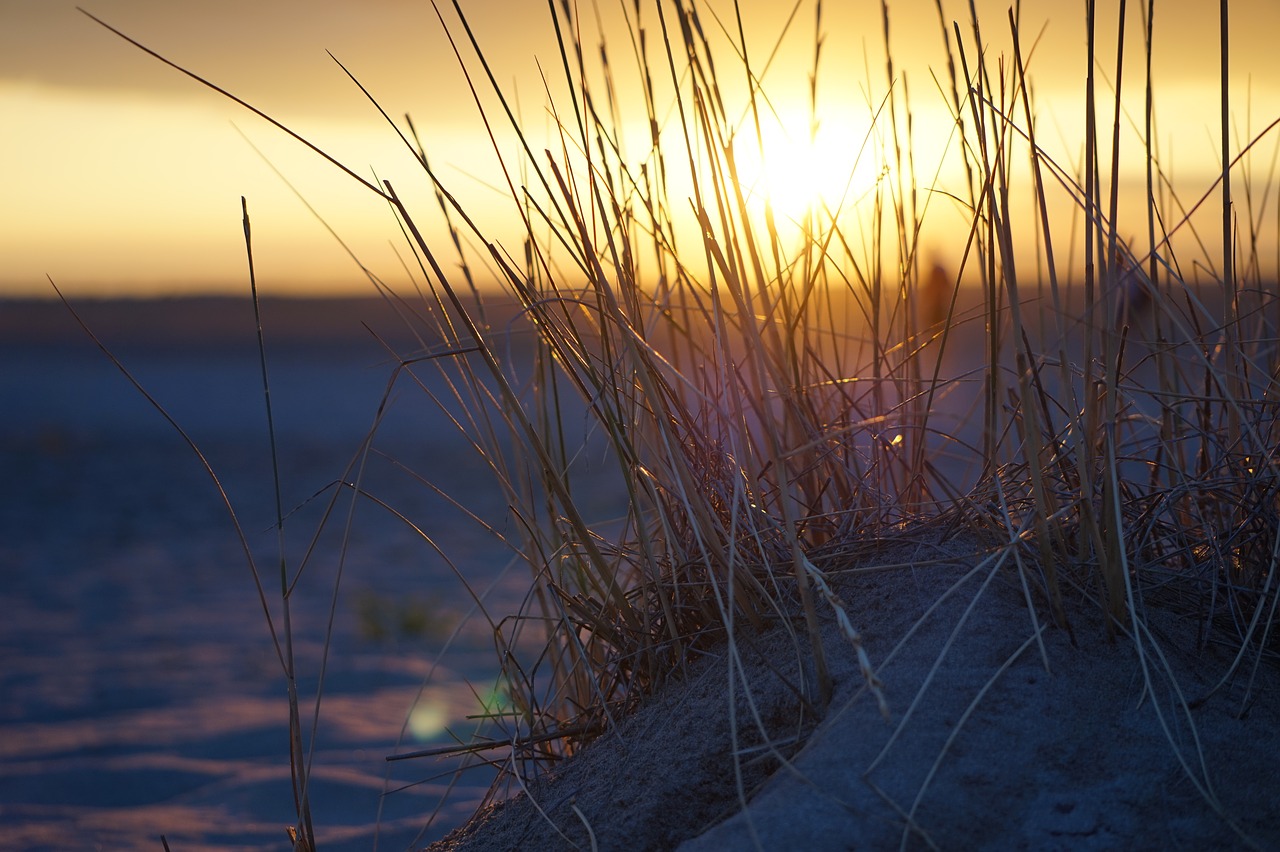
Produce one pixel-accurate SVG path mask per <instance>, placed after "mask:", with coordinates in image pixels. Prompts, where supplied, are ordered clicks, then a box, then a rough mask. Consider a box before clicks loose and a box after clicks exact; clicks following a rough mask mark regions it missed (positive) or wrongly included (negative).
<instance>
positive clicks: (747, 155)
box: [732, 122, 875, 225]
mask: <svg viewBox="0 0 1280 852" xmlns="http://www.w3.org/2000/svg"><path fill="white" fill-rule="evenodd" d="M732 151H733V157H734V164H735V167H736V169H737V174H738V180H739V182H740V184H741V186H742V189H743V193H744V195H745V196H746V198H747V202H748V206H749V207H751V209H752V211H753V212H754V213H756V214H762V213H763V212H764V208H765V204H766V202H767V203H768V205H769V206H770V207H771V208H772V210H773V215H774V218H775V220H778V221H783V222H791V223H793V224H797V225H798V224H802V223H803V222H805V221H806V220H807V218H808V217H809V216H811V215H813V214H826V215H833V216H834V215H837V214H838V213H839V212H840V211H841V210H843V209H846V208H847V207H848V206H850V205H851V204H852V203H853V202H854V201H856V199H857V197H858V196H859V195H861V194H862V193H863V192H864V191H865V190H866V188H867V187H868V186H870V185H871V184H872V183H873V182H874V180H875V170H874V168H873V167H872V166H871V165H870V164H869V162H867V160H868V157H867V155H866V153H865V151H864V150H863V146H862V145H861V144H860V139H859V138H858V137H852V136H851V135H850V134H848V133H844V132H837V131H836V130H835V129H834V128H833V129H827V128H822V127H819V129H818V131H817V132H816V133H810V130H809V127H808V124H807V122H800V123H799V125H798V126H797V127H796V128H794V129H793V128H789V127H784V126H782V125H781V123H773V124H768V125H764V126H762V127H761V129H760V134H759V137H758V138H757V135H756V132H755V130H754V128H752V129H749V130H745V131H743V132H740V133H739V135H738V136H737V137H736V138H735V140H734V144H733V146H732Z"/></svg>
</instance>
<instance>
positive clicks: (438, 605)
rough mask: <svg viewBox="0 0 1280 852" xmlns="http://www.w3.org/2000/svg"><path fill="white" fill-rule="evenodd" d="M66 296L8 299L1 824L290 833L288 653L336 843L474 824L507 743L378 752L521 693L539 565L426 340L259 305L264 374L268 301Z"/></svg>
mask: <svg viewBox="0 0 1280 852" xmlns="http://www.w3.org/2000/svg"><path fill="white" fill-rule="evenodd" d="M72 306H73V307H75V308H76V310H77V312H78V313H79V315H80V316H81V318H82V319H83V320H84V323H85V325H86V326H88V329H89V332H92V336H91V335H90V333H88V332H86V330H85V328H83V327H81V325H80V324H79V323H78V322H77V320H76V319H75V317H74V316H73V315H72V313H71V311H70V310H69V309H68V308H67V307H66V306H64V305H62V304H59V303H56V302H23V303H19V302H0V838H2V839H0V847H3V848H4V849H9V850H36V849H50V850H67V849H154V850H162V849H165V848H168V849H172V850H174V852H178V851H179V850H182V852H195V850H213V849H230V848H246V847H249V848H256V849H265V850H271V849H279V850H289V849H292V848H293V846H292V843H291V842H290V840H289V837H288V834H287V831H286V829H287V827H289V826H292V825H294V823H295V822H296V819H297V818H296V815H295V814H296V810H295V799H294V792H293V784H292V781H291V768H290V757H289V755H290V749H289V707H290V702H289V689H288V684H289V678H288V677H287V670H288V669H289V667H290V664H289V660H290V658H292V660H293V663H292V668H293V673H294V681H295V683H296V692H297V705H298V707H299V712H300V720H301V728H302V731H303V750H304V752H305V756H304V758H303V760H304V761H305V765H306V777H307V779H308V780H307V785H308V788H307V792H308V797H309V800H310V804H311V815H312V820H313V823H314V825H315V827H316V836H317V841H318V845H319V846H320V848H322V849H326V850H343V849H351V850H355V849H360V850H368V849H406V848H416V847H419V846H421V845H424V844H426V843H428V842H430V841H432V840H434V839H437V838H439V837H442V836H443V835H444V834H445V833H446V832H447V831H448V830H450V829H451V828H453V827H456V826H457V825H459V824H461V823H462V822H463V821H465V819H466V818H467V817H468V816H469V815H470V814H471V813H472V812H473V811H474V809H475V808H476V806H477V805H478V804H479V803H480V801H481V800H482V799H483V797H484V795H485V793H486V791H487V790H488V789H489V787H490V785H491V784H492V782H493V780H494V774H495V773H494V770H493V768H492V767H491V766H489V765H488V764H485V763H484V762H482V761H475V760H472V761H470V763H471V764H474V765H473V766H471V767H470V768H460V763H459V761H457V760H450V759H445V758H416V759H407V760H394V761H390V760H388V758H389V757H391V756H395V755H400V754H404V753H406V752H414V751H422V750H427V749H432V748H438V747H441V746H449V745H452V744H456V743H458V742H461V741H466V740H468V739H469V738H470V737H471V735H472V733H473V732H474V731H475V730H476V729H477V726H480V725H483V724H484V721H483V719H480V718H478V717H483V716H484V715H485V714H490V713H495V712H500V711H501V708H502V706H503V703H504V701H505V693H504V690H503V686H502V683H501V681H500V680H499V678H498V671H497V664H496V659H497V658H496V655H495V652H494V639H493V626H492V621H491V619H493V618H495V617H496V615H495V614H497V613H507V612H510V611H513V608H515V607H518V606H519V605H520V604H521V593H522V591H523V590H524V589H527V586H528V584H527V575H524V574H521V573H520V570H521V569H519V568H518V567H516V566H515V565H514V564H513V560H512V558H511V552H510V549H509V548H508V547H507V546H506V545H505V544H504V542H503V540H502V536H503V535H504V534H506V533H509V532H510V524H511V519H510V518H509V517H508V514H509V513H508V512H507V510H506V506H505V504H504V502H503V501H502V500H501V498H500V496H499V495H500V493H501V492H500V491H499V490H498V489H497V488H496V487H494V486H493V485H492V480H491V479H490V478H489V473H488V468H487V465H485V464H484V462H483V459H482V458H481V457H480V456H479V455H477V453H476V452H475V451H474V449H473V447H472V443H471V441H470V439H469V438H468V436H467V434H466V432H465V430H466V427H465V426H460V425H459V424H458V423H457V422H455V421H454V420H453V419H452V418H451V417H450V416H449V414H448V413H447V408H448V404H447V400H448V397H449V392H448V391H449V389H448V386H447V384H445V383H444V382H443V379H442V378H440V376H439V375H438V374H437V373H433V372H432V371H430V370H420V371H418V373H417V376H416V378H415V377H413V376H409V375H407V374H406V373H404V372H400V373H397V371H396V364H397V356H395V355H392V354H391V353H392V352H393V351H396V352H397V353H398V354H403V353H404V352H406V351H412V350H413V348H414V347H415V346H425V345H429V344H430V341H427V340H425V339H424V338H423V337H422V336H421V335H420V334H419V333H416V332H414V331H413V330H412V329H408V328H407V326H406V325H405V322H404V320H403V318H402V317H400V316H399V315H398V314H397V312H396V311H395V310H394V309H393V308H391V307H390V306H389V305H388V304H387V303H385V302H382V301H380V300H378V299H357V300H328V301H317V302H304V301H290V300H278V301H276V302H271V303H267V302H264V303H263V304H262V311H261V315H262V321H263V328H264V338H265V340H266V341H267V344H266V352H267V377H268V381H267V384H266V388H268V389H269V393H266V392H264V382H263V369H262V362H261V359H260V357H259V352H258V346H257V340H256V325H255V320H254V314H253V311H252V307H251V303H250V302H249V300H248V299H185V300H170V301H122V302H89V303H84V304H77V303H76V302H75V301H73V302H72ZM94 337H96V338H97V340H96V341H95V340H94ZM393 341H394V343H393ZM99 344H101V345H99ZM108 353H109V354H108ZM393 379H394V381H393ZM432 394H435V395H436V396H437V397H438V398H440V399H442V400H444V401H445V403H446V404H445V406H444V407H442V406H441V405H439V404H437V403H436V402H435V401H433V399H432ZM268 399H269V403H270V408H271V411H272V414H273V417H272V421H271V426H272V428H273V430H274V447H275V452H274V454H273V451H272V446H273V443H272V440H271V438H270V435H271V431H270V430H269V421H268V418H267V404H268ZM375 425H376V429H375ZM277 482H278V487H277ZM277 494H278V495H279V497H278V499H277ZM278 517H283V519H284V520H283V524H280V523H278V522H277V519H278ZM285 590H287V591H288V610H289V611H288V615H287V618H286V614H285V607H284V604H283V598H284V591H285ZM286 635H287V636H289V637H290V641H286ZM492 756H493V755H485V757H492Z"/></svg>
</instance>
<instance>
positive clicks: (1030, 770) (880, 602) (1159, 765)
mask: <svg viewBox="0 0 1280 852" xmlns="http://www.w3.org/2000/svg"><path fill="white" fill-rule="evenodd" d="M977 549H978V546H977V545H976V544H975V543H974V542H972V541H955V540H952V541H949V542H946V543H939V542H937V541H934V542H932V543H926V542H917V543H916V544H914V545H902V546H899V547H896V548H891V549H890V550H887V551H886V552H884V553H881V554H879V555H878V556H877V557H875V558H873V559H870V560H866V561H863V562H862V563H861V565H860V566H859V565H849V566H846V567H847V568H849V569H850V570H848V571H845V572H833V573H832V576H833V579H835V580H836V581H837V583H838V587H839V589H840V591H841V594H842V595H843V597H844V598H845V600H846V601H847V602H848V605H849V610H850V612H851V614H852V615H853V619H854V622H855V625H856V626H857V627H858V628H859V629H860V630H861V631H862V634H863V639H864V644H865V648H866V649H867V651H868V653H869V654H870V657H871V660H872V661H873V665H875V666H876V667H877V674H878V676H879V677H880V678H881V680H882V681H883V684H884V692H885V696H886V698H887V701H888V704H889V708H890V713H891V716H890V718H891V721H886V720H885V719H884V718H882V716H881V714H880V712H879V710H878V708H877V704H876V701H875V700H874V698H873V697H872V695H871V694H870V693H869V691H868V690H867V689H866V688H865V682H864V679H863V677H862V676H861V674H860V673H859V670H858V667H857V665H856V660H855V657H854V655H853V654H852V653H851V652H849V651H848V647H849V646H848V645H847V644H845V645H844V646H843V647H841V644H840V643H841V640H840V638H839V635H838V634H837V632H836V630H835V624H834V619H833V618H830V617H828V618H827V620H826V621H827V623H826V628H825V629H826V640H827V642H828V647H831V648H840V651H839V652H837V653H835V654H833V668H834V674H835V678H836V689H835V694H834V697H833V700H832V701H831V703H830V706H829V708H828V709H827V710H826V712H825V713H824V714H822V715H821V718H818V719H812V724H806V723H805V722H804V716H805V713H804V712H802V710H801V707H802V703H801V701H800V699H799V697H798V695H797V691H796V685H797V684H799V683H800V682H801V681H802V679H803V678H804V677H806V676H809V675H810V674H811V673H809V672H807V671H806V668H807V667H806V666H804V665H803V664H802V661H803V660H804V659H805V655H803V654H797V651H796V647H797V645H796V643H795V641H794V640H793V638H792V636H791V635H789V626H788V625H780V626H777V627H775V628H774V629H773V630H772V631H770V632H769V633H768V634H767V635H763V636H757V637H756V638H750V635H749V634H748V633H747V632H746V631H740V632H741V634H742V635H741V637H740V639H739V641H738V642H737V643H736V644H735V647H734V648H732V649H731V648H729V647H728V646H723V647H721V648H720V649H719V650H718V652H716V653H713V654H710V655H708V656H707V657H706V658H705V659H702V660H700V661H699V662H698V663H696V664H695V665H693V666H692V667H691V671H690V673H689V675H688V676H687V677H686V678H684V679H682V680H679V681H676V682H672V683H670V684H669V685H668V686H667V687H666V688H664V689H663V690H662V691H661V692H660V694H658V695H656V696H654V697H653V698H652V699H651V700H649V701H648V702H647V703H646V704H645V705H644V706H642V707H641V709H640V710H638V711H637V712H636V713H634V714H633V715H632V716H630V717H629V718H627V719H626V720H625V721H624V722H623V723H622V724H621V725H620V726H619V728H618V729H617V730H616V731H614V732H612V733H610V734H607V735H605V736H603V737H601V738H599V739H598V740H596V741H594V742H593V743H591V744H590V745H588V746H587V747H586V748H584V749H583V750H582V751H581V752H579V753H578V754H577V755H575V756H574V757H573V758H571V759H569V760H567V761H565V762H564V763H563V764H561V765H560V766H558V767H556V768H555V770H554V771H552V772H550V773H548V774H546V775H544V776H543V777H541V778H539V779H537V780H536V781H535V782H533V783H531V784H530V785H529V788H528V793H527V794H521V795H518V796H517V797H515V798H513V799H511V800H509V801H507V802H504V803H501V804H498V805H495V806H493V807H491V808H490V809H488V810H486V811H483V812H481V813H480V814H478V815H477V816H476V818H475V819H473V820H472V822H471V823H469V824H468V825H467V826H465V827H464V828H463V829H461V830H459V831H457V832H455V833H454V834H452V835H450V836H449V837H448V838H446V839H445V840H444V841H442V842H440V843H438V844H437V845H436V846H433V847H432V848H433V849H436V850H446V849H447V850H462V849H485V850H500V849H521V850H537V849H568V848H575V847H576V848H582V849H591V848H598V849H603V850H609V849H628V850H642V849H674V848H679V849H682V850H689V852H711V850H723V849H752V848H759V849H766V850H774V849H804V850H808V852H817V850H844V849H888V848H907V849H926V848H939V849H1035V850H1042V849H1063V850H1066V849H1072V850H1075V849H1153V850H1154V849H1161V850H1165V849H1250V848H1260V849H1268V848H1280V769H1278V768H1277V757H1276V756H1277V755H1278V754H1280V748H1278V746H1280V701H1278V700H1277V699H1280V667H1278V666H1277V661H1276V655H1275V653H1274V650H1272V651H1271V652H1270V653H1269V655H1264V658H1263V660H1262V662H1261V664H1260V665H1257V666H1255V665H1254V663H1255V662H1256V661H1257V655H1256V654H1252V655H1247V656H1246V657H1245V658H1244V659H1243V660H1242V661H1241V663H1240V665H1239V666H1238V667H1236V668H1235V670H1234V672H1233V674H1232V675H1231V676H1230V677H1228V678H1227V679H1226V682H1225V683H1224V684H1223V685H1222V686H1221V687H1220V688H1217V689H1214V688H1213V687H1214V686H1216V685H1217V684H1218V682H1219V680H1220V679H1221V677H1222V675H1223V674H1225V673H1226V672H1227V671H1228V669H1229V668H1230V666H1231V662H1232V660H1233V656H1234V654H1233V646H1232V644H1231V642H1230V641H1228V633H1227V631H1226V630H1223V629H1222V628H1221V627H1215V628H1214V629H1212V630H1211V631H1209V633H1208V634H1207V635H1206V637H1201V636H1200V634H1199V632H1198V631H1199V630H1200V628H1201V627H1202V625H1201V624H1199V623H1198V622H1197V621H1196V620H1195V619H1193V618H1190V617H1186V616H1181V615H1178V614H1177V612H1176V611H1175V609H1176V607H1173V606H1170V605H1167V604H1166V605H1161V606H1156V605H1154V604H1149V605H1146V606H1145V607H1144V609H1145V619H1144V621H1145V624H1146V628H1145V630H1143V631H1142V634H1141V635H1142V641H1141V642H1135V641H1133V639H1132V638H1130V637H1126V636H1123V635H1122V636H1120V637H1118V638H1116V639H1114V640H1109V639H1108V638H1107V636H1106V631H1105V630H1104V627H1103V623H1102V620H1101V618H1100V617H1099V616H1098V610H1097V609H1096V607H1094V606H1092V605H1090V604H1088V603H1087V602H1085V601H1084V600H1076V601H1074V602H1072V603H1071V605H1070V608H1069V613H1070V617H1071V621H1072V625H1073V628H1074V635H1075V639H1076V644H1075V645H1074V646H1073V644H1072V639H1071V636H1070V635H1069V634H1068V631H1066V630H1062V629H1057V628H1053V627H1051V626H1047V625H1045V624H1044V622H1043V620H1039V621H1037V620H1033V617H1032V615H1031V610H1030V609H1029V608H1028V607H1027V605H1026V602H1025V598H1024V592H1023V590H1022V583H1021V581H1020V579H1019V575H1018V573H1017V568H1016V566H1015V565H1014V564H1013V563H1012V562H1007V563H1005V564H999V565H997V564H995V563H994V562H992V561H984V560H983V559H982V558H981V557H980V556H975V555H974V553H975V551H976V550H977ZM939 554H947V555H948V556H947V558H944V559H941V560H940V559H939ZM886 563H906V564H908V565H911V566H913V567H908V568H897V569H895V570H892V571H876V570H873V569H874V567H875V566H876V565H877V564H881V565H883V564H886ZM859 567H861V568H862V570H861V571H857V570H853V569H855V568H859ZM1039 618H1041V619H1042V617H1039ZM1201 638H1207V640H1208V641H1203V642H1202V641H1200V640H1201ZM1140 652H1141V654H1140ZM746 691H749V693H750V701H748V700H747V698H746V697H745V695H744V692H746ZM731 694H732V696H733V698H732V699H730V695H731ZM1179 696H1181V698H1183V699H1186V701H1188V702H1192V704H1193V706H1192V708H1191V709H1188V708H1187V706H1186V705H1185V704H1184V703H1183V701H1181V700H1180V699H1179ZM731 707H732V709H733V710H734V711H735V714H736V716H737V729H736V730H737V733H736V736H735V734H734V728H733V726H732V725H731V723H730V713H729V710H730V708H731Z"/></svg>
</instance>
